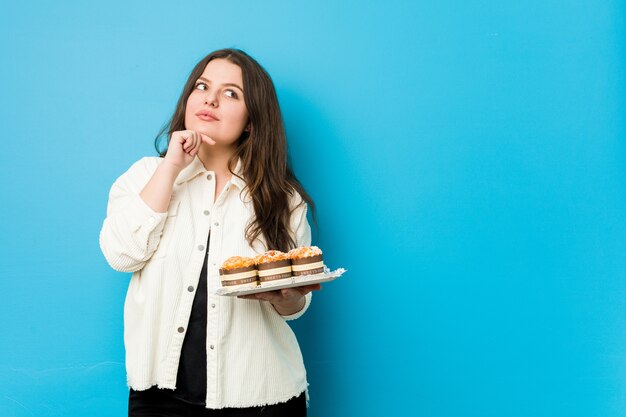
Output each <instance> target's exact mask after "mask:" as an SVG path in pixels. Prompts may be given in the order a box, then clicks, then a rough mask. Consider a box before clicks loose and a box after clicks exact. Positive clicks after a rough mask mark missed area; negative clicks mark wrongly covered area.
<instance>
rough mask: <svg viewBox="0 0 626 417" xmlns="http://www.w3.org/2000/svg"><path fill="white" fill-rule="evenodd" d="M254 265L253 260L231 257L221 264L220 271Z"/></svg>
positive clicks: (243, 257)
mask: <svg viewBox="0 0 626 417" xmlns="http://www.w3.org/2000/svg"><path fill="white" fill-rule="evenodd" d="M254 265H255V262H254V258H248V257H245V256H231V257H230V258H228V259H226V260H225V261H224V263H223V264H222V269H237V268H246V267H248V266H254Z"/></svg>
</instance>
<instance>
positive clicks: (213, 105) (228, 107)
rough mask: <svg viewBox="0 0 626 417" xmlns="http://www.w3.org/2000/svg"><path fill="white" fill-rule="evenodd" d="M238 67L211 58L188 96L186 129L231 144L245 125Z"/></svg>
mask: <svg viewBox="0 0 626 417" xmlns="http://www.w3.org/2000/svg"><path fill="white" fill-rule="evenodd" d="M243 95H244V91H243V79H242V74H241V68H239V66H237V65H235V64H233V63H232V62H230V61H228V60H225V59H220V58H218V59H214V60H212V61H210V62H209V63H208V64H207V66H206V67H205V68H204V72H203V73H202V75H201V76H200V77H199V78H198V79H197V80H196V85H195V87H194V89H193V91H192V92H191V94H190V95H189V98H188V99H187V108H186V110H185V128H186V129H187V130H195V131H197V132H201V133H204V134H205V135H207V136H209V137H210V138H211V139H213V140H214V141H216V142H217V145H226V146H231V145H234V144H235V142H236V141H237V139H239V137H240V136H241V134H242V132H243V130H244V129H246V126H247V124H248V110H247V109H246V104H245V102H244V99H243Z"/></svg>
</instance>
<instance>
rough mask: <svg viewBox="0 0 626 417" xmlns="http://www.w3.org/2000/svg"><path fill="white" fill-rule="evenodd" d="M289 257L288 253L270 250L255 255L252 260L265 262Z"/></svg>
mask: <svg viewBox="0 0 626 417" xmlns="http://www.w3.org/2000/svg"><path fill="white" fill-rule="evenodd" d="M285 259H289V255H288V254H286V253H285V252H281V251H279V250H270V251H267V252H265V253H263V254H261V255H257V256H256V257H255V258H254V260H255V261H256V263H257V264H266V263H268V262H276V261H283V260H285Z"/></svg>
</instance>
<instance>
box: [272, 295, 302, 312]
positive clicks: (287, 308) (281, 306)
mask: <svg viewBox="0 0 626 417" xmlns="http://www.w3.org/2000/svg"><path fill="white" fill-rule="evenodd" d="M305 304H306V300H305V299H304V297H300V298H299V299H297V300H295V301H289V302H275V303H272V305H273V306H274V310H276V311H277V312H278V314H280V315H281V316H290V315H292V314H295V313H297V312H299V311H300V310H302V309H303V308H304V306H305Z"/></svg>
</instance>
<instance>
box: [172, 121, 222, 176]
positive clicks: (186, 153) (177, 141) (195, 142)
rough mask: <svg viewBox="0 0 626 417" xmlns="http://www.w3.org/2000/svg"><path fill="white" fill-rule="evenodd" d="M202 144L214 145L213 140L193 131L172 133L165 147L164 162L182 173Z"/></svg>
mask: <svg viewBox="0 0 626 417" xmlns="http://www.w3.org/2000/svg"><path fill="white" fill-rule="evenodd" d="M202 143H206V144H209V145H215V141H214V140H213V139H211V138H210V137H208V136H207V135H204V134H202V133H200V132H196V131H193V130H179V131H176V132H173V133H172V137H171V139H170V143H169V145H168V147H167V153H166V154H165V160H164V162H167V163H169V164H170V165H172V166H173V167H174V168H176V169H177V170H179V171H182V170H183V169H184V168H185V167H186V166H187V165H189V164H190V163H191V162H192V161H193V159H194V158H195V156H196V154H197V153H198V150H199V149H200V145H202Z"/></svg>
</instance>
